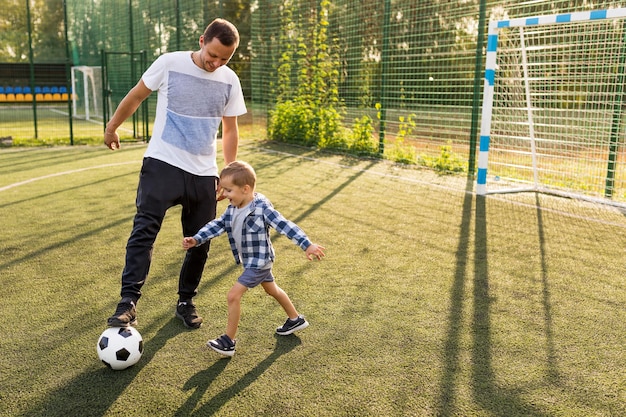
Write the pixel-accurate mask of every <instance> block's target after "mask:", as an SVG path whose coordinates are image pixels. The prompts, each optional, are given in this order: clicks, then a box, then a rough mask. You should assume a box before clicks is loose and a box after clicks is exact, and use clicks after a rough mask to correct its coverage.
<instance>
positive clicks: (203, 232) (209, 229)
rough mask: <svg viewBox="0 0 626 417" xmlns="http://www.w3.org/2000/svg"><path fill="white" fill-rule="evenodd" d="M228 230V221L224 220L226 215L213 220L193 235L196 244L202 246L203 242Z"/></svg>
mask: <svg viewBox="0 0 626 417" xmlns="http://www.w3.org/2000/svg"><path fill="white" fill-rule="evenodd" d="M225 232H226V222H225V221H224V215H222V216H221V217H219V218H217V219H215V220H211V221H210V222H208V223H207V224H206V225H204V227H203V228H202V229H200V230H198V233H196V234H195V235H193V236H192V237H193V239H195V241H196V246H200V245H202V244H203V243H205V242H207V241H209V240H211V239H213V238H215V237H218V236H219V235H222V234H224V233H225Z"/></svg>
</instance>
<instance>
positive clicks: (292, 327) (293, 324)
mask: <svg viewBox="0 0 626 417" xmlns="http://www.w3.org/2000/svg"><path fill="white" fill-rule="evenodd" d="M308 326H309V322H308V321H306V320H305V319H304V316H303V315H299V316H298V318H296V319H295V320H291V319H290V318H288V319H287V321H286V322H285V324H283V325H282V326H281V327H279V328H278V329H276V333H278V334H279V335H281V336H287V335H289V334H291V333H293V332H297V331H298V330H302V329H305V328H307V327H308Z"/></svg>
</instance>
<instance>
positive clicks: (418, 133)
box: [0, 0, 623, 172]
mask: <svg viewBox="0 0 626 417" xmlns="http://www.w3.org/2000/svg"><path fill="white" fill-rule="evenodd" d="M2 1H5V2H7V0H0V2H2ZM10 3H14V2H10ZM27 4H28V2H27ZM30 4H31V5H32V6H33V7H31V8H30V9H31V10H30V11H27V12H28V13H22V11H23V10H21V9H24V7H23V5H22V7H21V9H20V13H16V14H15V16H16V17H15V22H13V23H12V24H10V25H9V24H7V22H6V21H5V22H3V25H4V26H3V27H2V30H1V31H0V32H1V33H2V35H0V36H2V37H3V38H4V40H6V41H7V42H9V41H11V42H16V41H15V39H18V38H20V37H19V36H17V35H15V34H16V33H18V32H19V33H20V34H21V33H23V29H24V28H26V29H27V30H28V33H29V34H30V35H31V36H29V41H28V43H29V45H27V46H28V47H30V49H29V48H28V47H25V46H24V45H23V44H20V45H18V46H15V47H13V50H14V51H18V52H20V51H21V52H20V53H19V54H16V53H14V54H13V55H10V54H7V53H6V50H7V48H6V47H5V48H4V49H0V62H1V63H2V64H1V65H0V87H2V88H3V90H4V91H3V92H2V93H0V115H1V116H0V137H5V138H7V137H11V138H13V139H16V140H19V139H24V140H28V139H29V138H34V137H38V138H40V140H46V139H50V138H55V137H56V138H58V137H60V138H64V139H63V140H66V141H67V142H68V143H69V142H74V141H76V140H78V141H80V138H89V137H98V138H99V137H100V136H101V133H102V129H103V126H104V124H103V120H98V119H97V118H96V117H90V118H86V117H84V113H85V111H88V110H89V107H88V106H86V105H85V103H84V101H85V99H88V100H90V103H94V102H100V101H101V102H102V103H103V104H102V108H103V109H105V108H106V106H107V104H109V103H110V107H111V108H112V109H114V108H115V106H116V105H117V103H118V102H119V100H121V98H122V97H123V96H124V94H125V93H126V92H127V91H128V90H129V89H130V88H131V87H132V86H133V85H134V84H135V83H136V81H137V80H138V78H139V77H140V75H141V73H142V71H143V70H144V69H145V66H147V65H149V64H150V63H151V62H152V61H153V60H154V59H155V58H156V57H157V56H159V55H160V54H163V53H165V52H169V51H174V50H181V49H187V50H190V49H195V48H197V47H198V38H199V36H200V34H201V32H202V30H203V29H204V27H205V25H206V24H207V23H208V22H210V21H211V20H212V19H213V18H215V17H225V18H227V19H229V20H231V21H233V22H234V23H235V24H236V25H237V26H238V28H239V30H240V33H241V36H242V42H241V45H240V47H239V49H238V51H237V53H236V55H235V56H234V57H233V60H232V61H231V64H230V66H231V67H233V68H234V69H235V71H237V73H238V74H239V75H240V77H241V80H242V85H243V88H244V94H245V96H246V98H247V101H248V103H249V109H250V111H251V113H252V114H253V115H254V118H253V119H254V121H255V123H258V124H259V131H260V132H265V130H264V129H265V128H267V127H268V120H269V116H270V115H271V114H272V111H273V110H274V109H275V108H276V106H277V104H279V103H281V102H284V101H290V100H294V99H295V100H297V99H298V97H299V96H301V95H306V96H307V97H308V98H309V99H310V101H311V103H314V104H317V105H318V106H319V107H324V108H325V107H329V106H330V107H336V108H337V110H338V112H337V114H338V115H339V117H340V124H339V128H340V129H344V130H346V131H352V133H351V134H352V135H354V131H363V130H364V129H365V131H369V130H368V129H371V130H372V136H373V138H374V140H375V141H378V142H379V145H380V146H379V148H378V149H379V150H380V151H384V152H388V151H393V150H394V146H395V147H396V148H395V149H396V151H398V149H400V150H401V149H402V148H398V147H397V145H398V144H401V145H403V146H404V149H406V146H410V147H411V149H412V152H410V153H409V156H411V155H413V157H415V156H417V157H418V158H421V159H422V160H423V161H424V160H425V161H427V162H428V161H430V163H432V164H436V163H440V162H441V161H440V159H441V158H444V159H445V158H448V160H447V162H446V161H443V163H450V161H461V163H462V165H464V169H469V170H470V171H471V172H473V171H474V169H475V167H474V164H475V162H474V161H475V157H476V152H477V141H478V135H479V123H480V120H479V118H480V107H481V96H482V87H483V68H484V61H485V50H486V25H487V23H488V22H489V21H490V20H498V19H506V18H517V17H526V16H537V15H547V14H555V13H566V12H568V13H570V12H577V11H589V10H594V9H597V8H603V9H605V8H610V7H618V6H620V3H619V2H613V1H607V2H601V4H596V3H594V2H589V1H582V0H576V1H574V0H572V1H533V2H518V1H513V0H508V1H501V0H500V1H495V0H494V1H486V0H482V1H481V0H469V1H467V0H458V1H437V0H435V1H429V2H416V1H413V0H383V1H380V0H360V1H356V0H334V1H328V0H255V1H252V2H248V1H246V2H243V1H228V2H227V1H208V2H207V1H199V0H177V1H173V0H167V1H166V0H108V1H106V2H102V1H95V0H67V1H64V2H45V1H43V0H31V1H30ZM40 4H45V5H47V6H46V8H42V7H37V6H38V5H40ZM52 4H57V6H60V8H59V7H57V8H55V9H54V10H52V6H51V5H52ZM9 9H10V8H9ZM10 10H13V9H10ZM16 10H17V9H16ZM42 10H43V11H47V12H48V13H49V14H50V15H51V16H53V17H54V18H56V19H57V20H58V19H59V18H60V20H61V21H62V23H58V22H57V25H56V26H55V29H54V30H53V31H50V27H53V26H54V25H51V24H50V23H49V22H48V20H47V19H46V18H45V16H41V13H42ZM32 13H35V14H36V15H37V14H38V13H39V15H37V16H35V17H33V16H31V15H30V14H32ZM1 19H2V18H0V21H1ZM20 19H22V20H20ZM28 19H30V20H28ZM25 20H28V22H25ZM16 22H17V23H16ZM20 22H21V23H20ZM65 22H67V25H65ZM59 28H62V29H59ZM59 32H63V35H62V36H57V37H56V38H55V37H54V36H52V35H50V33H57V34H58V33H59ZM11 33H13V34H14V35H15V36H12V35H11ZM20 36H21V38H20V39H22V40H23V39H24V37H23V35H20ZM54 39H56V40H57V42H56V43H51V41H53V40H54ZM59 42H61V46H59V45H58V43H59ZM50 45H56V47H55V48H56V49H55V48H52V47H51V46H50ZM9 46H10V45H9ZM51 48H52V49H53V50H55V51H57V52H56V60H55V59H52V58H51V57H50V56H49V55H45V53H47V51H49V50H50V49H51ZM2 53H4V55H2ZM107 56H108V57H110V58H111V60H110V61H108V62H109V65H111V67H110V68H109V69H108V70H107V69H106V68H104V69H103V71H105V74H104V78H105V79H106V80H108V81H107V83H108V84H107V85H104V84H101V86H100V88H99V89H98V87H97V86H96V88H95V90H94V91H93V92H92V93H89V91H90V90H89V88H87V89H85V84H89V83H90V82H91V79H89V78H84V73H82V72H81V70H80V69H75V70H73V69H72V68H80V67H84V68H87V69H88V68H94V71H95V68H98V67H100V68H102V67H103V62H104V63H106V62H107V60H106V59H105V58H106V57H107ZM141 56H143V57H144V58H143V59H133V58H132V57H141ZM113 57H119V59H118V58H115V59H114V58H113ZM122 57H125V60H123V59H121V58H122ZM114 62H116V64H115V65H114V64H113V63H114ZM20 65H21V66H23V68H22V70H20V71H18V72H15V71H14V70H15V68H17V66H20ZM42 65H49V66H51V67H50V68H52V66H55V73H56V74H57V75H56V76H55V77H56V78H54V79H46V78H45V77H43V76H42V74H45V73H46V72H45V70H44V71H43V72H42V70H41V66H42ZM26 68H28V69H29V70H28V73H27V72H26ZM311 68H313V69H314V70H312V69H311ZM59 69H60V71H59ZM12 71H13V72H12ZM73 73H76V74H78V75H79V76H77V77H71V75H72V74H73ZM16 74H17V75H16ZM50 74H52V70H50ZM50 74H47V75H48V76H49V75H50ZM63 76H65V78H63ZM81 77H83V78H81ZM73 78H74V80H73ZM81 79H82V80H83V82H82V84H81ZM100 79H102V77H100ZM64 81H65V82H64ZM100 82H101V81H100ZM18 87H19V88H22V89H25V88H29V89H30V90H31V91H30V94H31V95H32V96H30V97H31V98H30V100H29V99H28V97H29V96H26V95H25V94H23V93H22V96H20V98H19V100H18V99H17V97H18V96H17V95H16V93H15V92H13V93H11V94H12V95H9V93H8V92H7V90H8V89H13V91H15V88H18ZM43 87H48V88H52V87H56V88H57V89H61V88H63V89H64V90H65V91H66V92H67V94H66V95H58V96H52V95H51V96H44V95H41V96H36V97H40V98H41V100H37V99H36V98H35V99H33V98H32V97H35V96H34V93H35V92H34V90H35V89H36V88H43ZM90 94H91V95H90ZM9 97H11V99H9ZM48 98H49V99H48ZM151 101H153V100H152V99H151V100H150V101H149V103H148V107H147V110H146V112H147V114H148V115H149V114H153V110H152V107H151V106H154V103H151ZM93 112H94V115H95V113H97V112H96V110H95V109H94V111H93ZM151 112H152V113H151ZM72 113H74V117H71V116H70V115H71V114H72ZM324 114H328V113H324ZM363 116H367V117H368V118H369V120H371V125H370V122H363V121H361V122H358V121H357V122H355V120H356V119H357V118H361V117H363ZM141 117H143V116H141ZM320 117H324V116H320ZM103 118H106V112H105V113H104V114H103ZM318 118H319V117H318ZM142 120H143V119H142ZM148 120H149V122H147V123H146V124H147V126H146V127H145V128H144V124H143V123H142V122H141V121H139V122H138V121H135V122H134V123H133V124H128V125H127V126H125V127H126V132H127V135H128V138H131V137H140V138H144V136H147V133H146V131H147V132H149V130H150V126H149V123H151V120H152V118H151V117H148ZM359 120H363V119H359ZM138 123H139V124H138ZM334 127H336V126H334ZM326 128H327V127H324V126H322V127H320V129H326ZM319 132H320V130H316V131H315V133H316V134H319ZM121 133H124V131H122V132H121ZM620 146H623V139H622V143H621V144H620ZM399 160H402V158H399ZM619 161H621V159H620V158H618V162H619Z"/></svg>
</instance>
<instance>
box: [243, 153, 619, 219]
mask: <svg viewBox="0 0 626 417" xmlns="http://www.w3.org/2000/svg"><path fill="white" fill-rule="evenodd" d="M255 150H257V151H259V152H265V153H275V154H281V155H287V156H292V157H295V158H300V159H305V160H308V161H315V162H319V163H322V164H326V165H333V166H336V167H339V168H342V169H349V170H352V171H356V172H363V173H367V174H371V175H377V176H379V177H383V178H394V179H397V180H401V181H405V182H410V183H414V184H420V185H427V186H429V187H433V188H439V189H442V190H446V191H450V192H457V193H464V194H468V195H472V196H475V195H476V192H474V191H468V190H460V189H459V188H455V187H449V186H445V185H441V184H433V183H431V182H428V181H422V180H418V179H414V178H407V177H402V176H400V175H394V174H387V173H384V172H376V171H370V170H367V169H360V168H355V167H353V166H349V165H343V164H339V163H336V162H330V161H324V160H320V159H316V158H311V157H308V156H301V155H294V154H291V153H288V152H282V151H275V150H272V149H263V148H256V149H255ZM484 197H485V198H489V199H492V200H498V201H501V202H505V203H509V204H511V205H514V206H519V207H526V208H533V209H538V210H541V211H544V212H549V213H555V214H559V215H562V216H565V217H570V218H573V219H578V220H586V221H591V222H596V223H599V224H604V225H609V226H616V227H620V228H623V229H626V223H617V222H611V221H607V220H603V219H598V218H596V217H588V216H582V215H579V214H573V213H568V212H566V211H563V210H557V209H553V208H548V207H541V206H537V205H536V204H529V203H524V202H520V201H514V200H511V199H507V198H505V197H503V196H502V195H496V194H488V195H486V196H484ZM598 205H599V206H601V208H600V210H603V209H605V210H610V209H611V206H607V207H605V206H603V205H601V204H600V203H598Z"/></svg>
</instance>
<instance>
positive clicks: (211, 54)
mask: <svg viewBox="0 0 626 417" xmlns="http://www.w3.org/2000/svg"><path fill="white" fill-rule="evenodd" d="M236 48H237V47H236V46H235V45H231V46H225V45H223V44H222V42H220V41H219V39H217V38H213V39H212V40H211V42H209V43H205V42H204V37H202V36H200V56H199V57H198V62H197V63H196V65H200V66H201V67H202V69H204V70H205V71H208V72H213V71H215V70H216V69H218V68H219V67H221V66H222V65H226V64H228V61H230V58H232V56H233V54H234V53H235V49H236Z"/></svg>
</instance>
